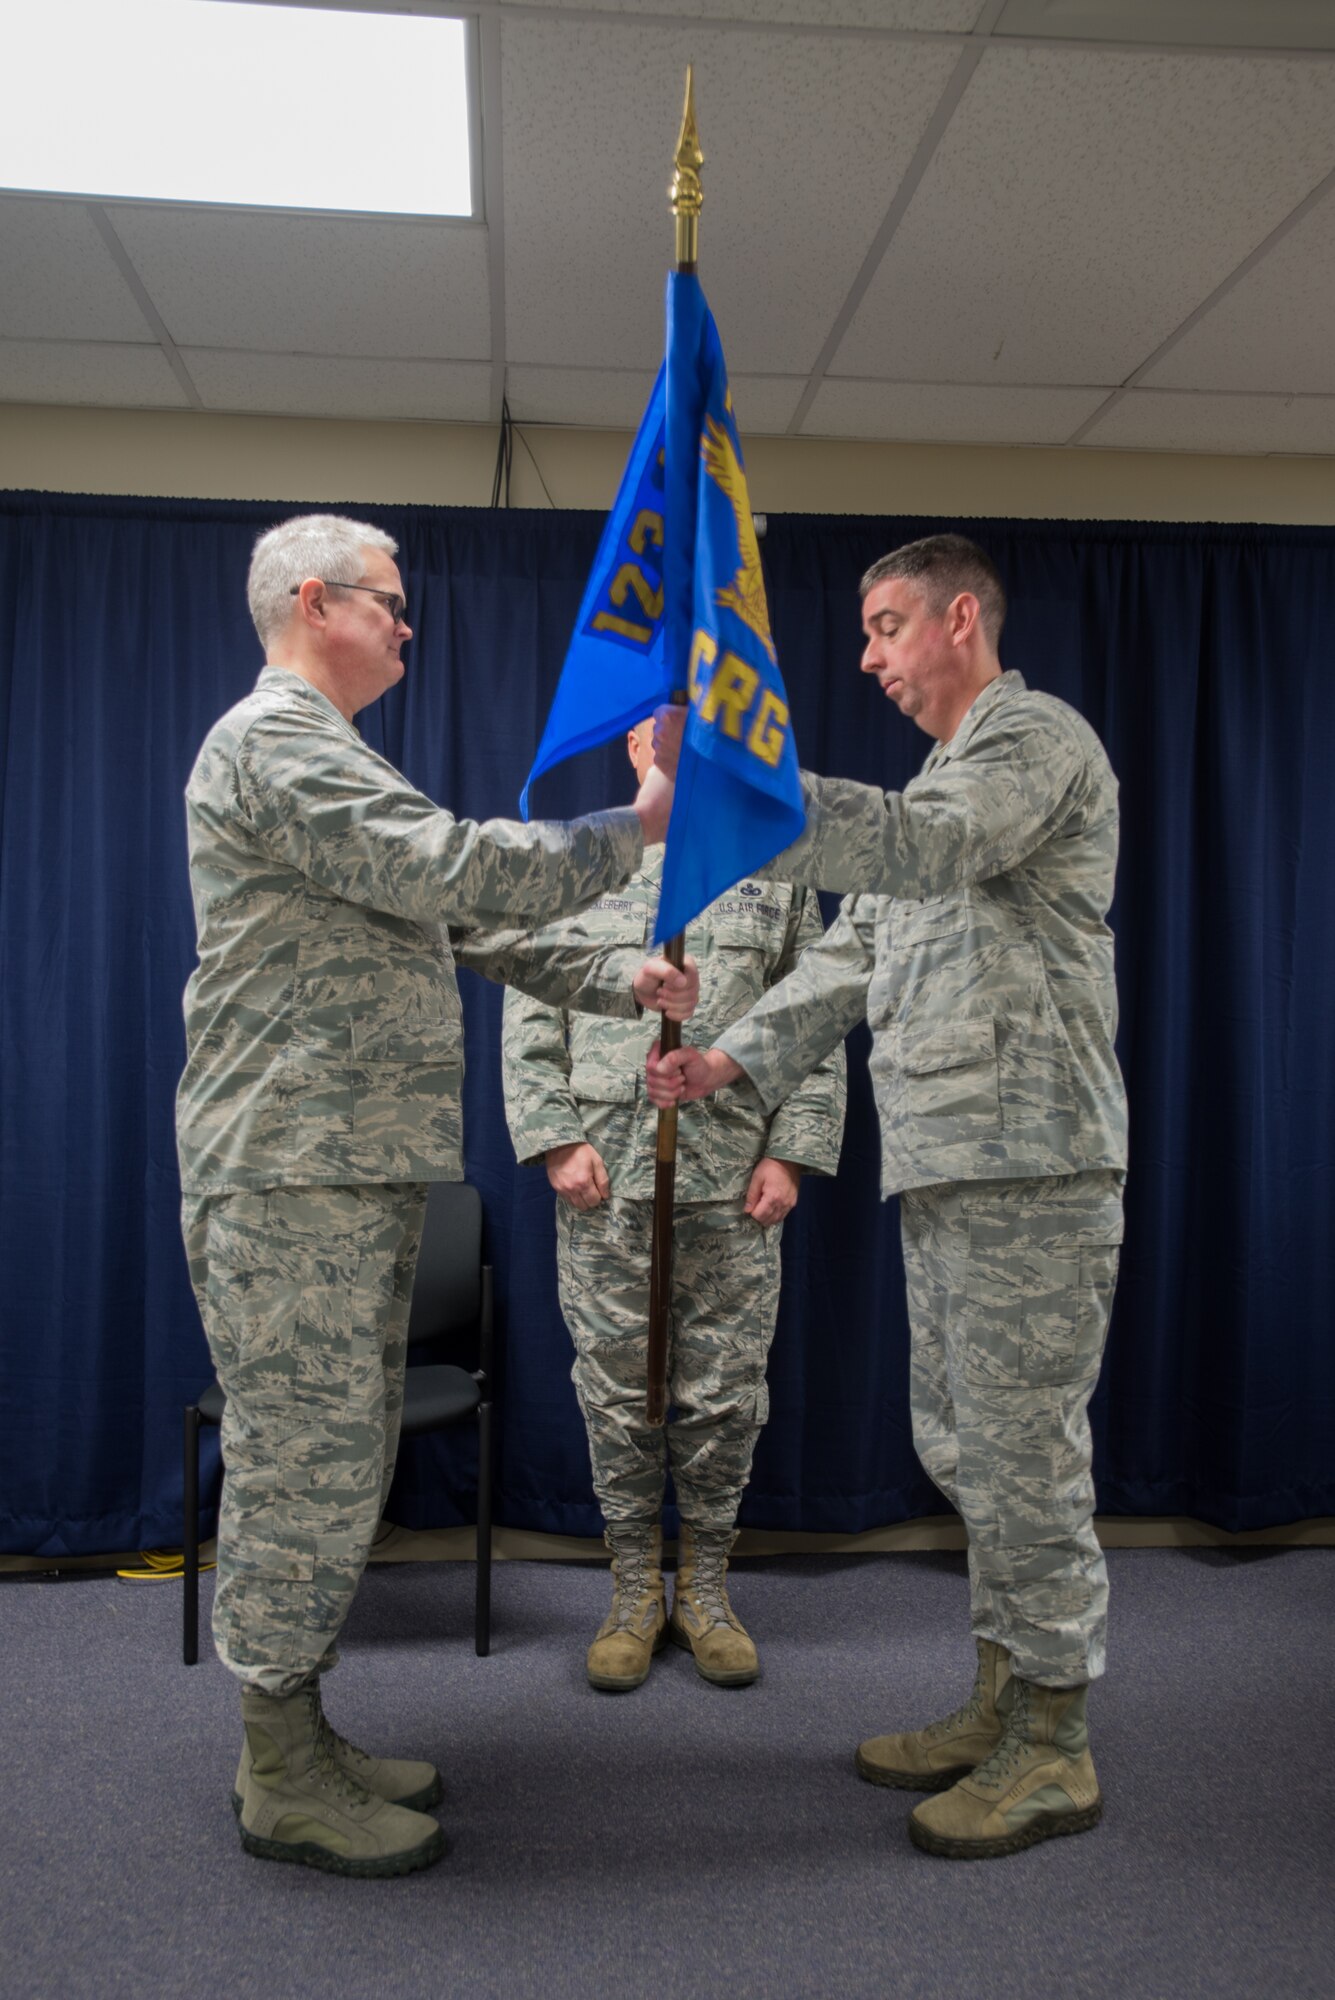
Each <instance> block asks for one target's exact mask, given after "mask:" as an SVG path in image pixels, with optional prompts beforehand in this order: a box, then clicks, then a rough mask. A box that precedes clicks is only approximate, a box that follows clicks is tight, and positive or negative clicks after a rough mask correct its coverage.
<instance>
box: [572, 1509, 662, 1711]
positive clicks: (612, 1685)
mask: <svg viewBox="0 0 1335 2000" xmlns="http://www.w3.org/2000/svg"><path fill="white" fill-rule="evenodd" d="M604 1539H605V1540H606V1543H607V1546H608V1548H609V1549H610V1550H611V1551H612V1609H611V1610H610V1611H609V1612H608V1614H607V1616H606V1618H604V1620H603V1622H602V1624H601V1625H600V1626H599V1627H598V1636H597V1638H596V1639H595V1640H594V1642H593V1644H592V1645H591V1646H590V1648H589V1653H588V1659H587V1660H586V1662H585V1671H586V1672H587V1674H588V1677H589V1685H590V1687H596V1688H602V1689H603V1691H604V1692H605V1693H607V1694H628V1693H629V1692H630V1690H631V1688H637V1687H639V1685H640V1683H641V1682H642V1681H644V1680H646V1679H647V1678H648V1674H649V1668H650V1666H651V1664H652V1662H653V1657H654V1654H655V1653H657V1652H659V1651H660V1650H661V1648H662V1645H663V1641H664V1638H665V1637H666V1627H667V1613H666V1609H665V1606H664V1602H663V1572H662V1570H661V1569H660V1567H659V1563H660V1560H661V1558H662V1554H663V1531H662V1529H661V1528H660V1527H659V1526H658V1523H657V1522H654V1523H652V1524H650V1523H649V1522H647V1521H618V1522H615V1523H613V1524H612V1525H611V1526H610V1527H609V1528H608V1529H607V1532H606V1535H605V1537H604Z"/></svg>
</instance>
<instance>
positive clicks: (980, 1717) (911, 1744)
mask: <svg viewBox="0 0 1335 2000" xmlns="http://www.w3.org/2000/svg"><path fill="white" fill-rule="evenodd" d="M976 1643H977V1646H978V1671H977V1673H976V1674H975V1675H974V1682H973V1693H972V1694H971V1695H970V1696H969V1699H968V1700H967V1701H966V1702H965V1704H964V1706H963V1707H962V1708H957V1709H956V1710H955V1712H954V1714H953V1715H947V1716H943V1717H942V1719H941V1721H940V1722H929V1723H928V1725H927V1727H926V1728H925V1729H911V1730H909V1731H908V1732H907V1734H906V1735H903V1736H869V1737H868V1738H867V1740H866V1742H865V1743H859V1745H858V1752H857V1758H856V1760H855V1761H856V1763H857V1767H858V1773H859V1776H861V1777H863V1778H868V1779H870V1780H871V1782H872V1784H873V1785H897V1786H898V1787H899V1789H900V1790H901V1791H905V1792H944V1791H946V1790H948V1788H949V1787H950V1786H951V1785H954V1784H957V1783H958V1781H959V1780H960V1779H961V1778H963V1777H965V1776H967V1774H968V1773H969V1772H970V1771H972V1770H973V1768H974V1766H975V1765H976V1764H981V1763H982V1761H983V1759H984V1758H985V1757H990V1756H991V1754H992V1752H993V1751H994V1750H995V1749H996V1747H997V1744H998V1743H999V1742H1000V1741H1001V1731H1002V1720H1001V1717H1000V1715H999V1714H998V1713H997V1696H998V1695H999V1694H1000V1693H1001V1690H1002V1688H1003V1687H1005V1685H1006V1683H1007V1681H1008V1680H1009V1679H1010V1672H1011V1669H1010V1658H1009V1655H1008V1654H1007V1652H1006V1649H1005V1647H1004V1646H999V1645H997V1643H996V1641H995V1640H994V1639H979V1640H978V1641H977V1642H976Z"/></svg>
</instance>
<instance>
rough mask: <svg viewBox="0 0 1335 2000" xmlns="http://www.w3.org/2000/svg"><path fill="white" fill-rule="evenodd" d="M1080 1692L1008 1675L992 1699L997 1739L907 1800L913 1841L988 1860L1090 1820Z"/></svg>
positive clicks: (1096, 1811)
mask: <svg viewBox="0 0 1335 2000" xmlns="http://www.w3.org/2000/svg"><path fill="white" fill-rule="evenodd" d="M1088 1693H1089V1689H1088V1688H1087V1687H1073V1688H1045V1687H1035V1685H1034V1684H1033V1682H1032V1681H1022V1680H1020V1679H1019V1678H1018V1676H1017V1677H1013V1678H1012V1679H1011V1680H1010V1681H1009V1682H1008V1684H1007V1686H1006V1687H1005V1688H1004V1689H1003V1691H1002V1696H1001V1702H1000V1704H999V1706H1000V1712H1001V1716H1002V1721H1003V1724H1004V1728H1003V1731H1002V1736H1001V1741H1000V1742H999V1743H998V1744H997V1747H996V1749H995V1750H994V1751H993V1752H992V1755H991V1756H990V1757H989V1758H988V1759H987V1760H986V1762H985V1763H982V1764H980V1765H979V1766H978V1769H977V1770H976V1771H971V1772H970V1773H969V1775H968V1777H967V1778H961V1779H960V1781H959V1783H958V1784H957V1785H955V1786H953V1787H952V1789H951V1790H950V1791H948V1792H943V1793H942V1794H941V1796H940V1798H936V1799H924V1800H923V1803H922V1804H921V1805H920V1806H915V1807H914V1809H913V1812H912V1813H911V1815H910V1816H909V1833H910V1835H911V1836H912V1838H913V1841H914V1844H915V1845H916V1846H918V1847H922V1848H925V1849H926V1850H927V1852H928V1853H929V1854H942V1855H944V1856H945V1857H946V1858H947V1860H950V1861H988V1860H991V1859H992V1858H993V1857H994V1856H997V1855H1001V1854H1018V1853H1019V1851H1020V1849H1021V1848H1022V1847H1032V1846H1033V1845H1034V1843H1035V1842H1036V1841H1039V1840H1051V1839H1052V1838H1053V1837H1054V1836H1055V1835H1056V1834H1059V1833H1084V1832H1085V1831H1086V1830H1087V1829H1088V1828H1089V1827H1091V1826H1094V1825H1096V1824H1097V1822H1098V1820H1099V1818H1100V1816H1101V1814H1102V1812H1103V1799H1102V1797H1101V1795H1100V1793H1099V1781H1098V1779H1097V1778H1096V1777H1095V1775H1094V1760H1093V1758H1092V1757H1091V1756H1090V1754H1089V1732H1088V1730H1087V1728H1086V1726H1085V1699H1086V1696H1087V1695H1088Z"/></svg>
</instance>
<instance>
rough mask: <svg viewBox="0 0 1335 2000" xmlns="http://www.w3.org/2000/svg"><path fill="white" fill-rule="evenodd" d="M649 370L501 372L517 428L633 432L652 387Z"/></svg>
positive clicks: (518, 370)
mask: <svg viewBox="0 0 1335 2000" xmlns="http://www.w3.org/2000/svg"><path fill="white" fill-rule="evenodd" d="M656 372H657V371H656V370H655V369H653V368H524V367H511V368H507V369H506V371H505V394H506V399H507V401H508V402H509V405H510V414H511V416H512V417H513V418H514V420H515V422H516V423H517V424H585V425H588V426H589V427H590V429H593V430H608V431H633V430H636V429H637V428H638V426H639V422H640V418H641V417H642V416H643V415H644V406H645V404H646V403H647V402H648V400H649V391H650V390H651V389H652V388H653V386H654V376H655V373H656Z"/></svg>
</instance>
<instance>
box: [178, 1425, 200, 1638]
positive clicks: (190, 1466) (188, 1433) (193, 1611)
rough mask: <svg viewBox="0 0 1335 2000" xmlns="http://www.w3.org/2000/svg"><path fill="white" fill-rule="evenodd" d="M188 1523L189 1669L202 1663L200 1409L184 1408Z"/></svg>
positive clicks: (185, 1616)
mask: <svg viewBox="0 0 1335 2000" xmlns="http://www.w3.org/2000/svg"><path fill="white" fill-rule="evenodd" d="M184 1488H185V1492H184V1513H185V1523H184V1529H183V1532H182V1535H181V1567H182V1569H183V1571H184V1581H183V1588H182V1596H181V1623H182V1631H181V1653H182V1657H183V1659H184V1661H185V1664H186V1665H187V1666H188V1667H193V1666H196V1665H197V1664H198V1661H199V1409H198V1406H197V1405H196V1404H194V1403H187V1404H186V1409H185V1478H184Z"/></svg>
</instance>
